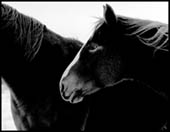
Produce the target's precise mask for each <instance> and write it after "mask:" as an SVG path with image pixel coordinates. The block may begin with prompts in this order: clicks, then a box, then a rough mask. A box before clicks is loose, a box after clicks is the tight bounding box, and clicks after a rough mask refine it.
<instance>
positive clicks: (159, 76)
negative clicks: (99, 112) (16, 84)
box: [60, 5, 169, 103]
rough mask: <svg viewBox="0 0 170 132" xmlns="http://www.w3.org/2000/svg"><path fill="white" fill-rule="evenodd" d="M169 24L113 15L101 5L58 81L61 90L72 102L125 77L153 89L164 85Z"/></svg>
mask: <svg viewBox="0 0 170 132" xmlns="http://www.w3.org/2000/svg"><path fill="white" fill-rule="evenodd" d="M168 46H169V45H168V25H167V24H163V23H160V22H155V21H149V20H140V19H135V18H129V17H125V16H117V15H115V13H114V11H113V9H112V8H111V7H110V6H109V5H106V6H104V17H103V18H101V19H100V20H99V21H98V23H97V25H96V27H95V31H94V33H93V35H92V36H91V37H90V39H89V40H88V41H87V43H86V44H85V45H84V46H83V47H82V48H81V49H80V51H79V52H78V54H77V55H76V57H75V58H74V60H73V61H72V62H71V64H70V65H69V66H68V67H67V69H66V70H65V72H64V74H63V76H62V78H61V80H60V93H61V96H62V98H63V99H64V100H66V101H70V102H71V103H77V102H80V101H82V99H83V97H84V96H86V95H90V94H92V93H95V92H96V91H98V90H100V89H102V88H105V87H109V86H114V85H116V84H118V83H120V82H122V81H124V80H133V79H135V80H139V81H141V82H143V83H145V84H146V85H149V86H150V87H153V88H154V89H156V90H159V91H163V92H165V89H166V88H167V86H166V84H167V82H168V81H167V78H168V77H167V76H166V75H167V69H168V63H167V57H168V54H169V52H168V51H169V50H168Z"/></svg>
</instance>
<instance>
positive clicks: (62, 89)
mask: <svg viewBox="0 0 170 132" xmlns="http://www.w3.org/2000/svg"><path fill="white" fill-rule="evenodd" d="M60 87H61V92H62V93H63V92H64V84H63V83H61V86H60Z"/></svg>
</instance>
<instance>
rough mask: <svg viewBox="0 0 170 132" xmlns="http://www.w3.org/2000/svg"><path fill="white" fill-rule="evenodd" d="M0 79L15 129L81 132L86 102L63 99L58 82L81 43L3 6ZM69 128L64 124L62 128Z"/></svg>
mask: <svg viewBox="0 0 170 132" xmlns="http://www.w3.org/2000/svg"><path fill="white" fill-rule="evenodd" d="M0 28H1V64H2V65H1V80H2V79H3V80H4V81H5V82H6V83H7V85H8V86H9V90H10V97H11V109H12V116H13V119H14V123H15V125H16V128H17V129H18V130H57V131H81V129H82V127H83V123H84V120H85V118H86V110H87V109H86V104H85V103H80V104H77V105H71V104H68V103H66V102H65V101H63V100H62V98H61V96H60V93H59V80H60V78H61V76H62V73H63V72H64V70H65V68H66V67H67V66H68V65H69V63H70V62H71V61H72V59H73V58H74V57H75V55H76V54H77V52H78V51H79V49H80V48H81V47H82V45H83V43H82V42H80V41H79V40H76V39H73V38H66V37H63V36H61V35H59V34H56V33H55V32H53V31H52V30H50V29H48V28H47V27H46V25H44V24H42V23H41V22H40V21H38V20H36V19H35V18H32V17H29V16H26V15H24V14H22V13H20V12H19V11H17V10H16V9H14V8H12V7H10V6H9V5H6V4H1V27H0ZM66 126H67V127H66Z"/></svg>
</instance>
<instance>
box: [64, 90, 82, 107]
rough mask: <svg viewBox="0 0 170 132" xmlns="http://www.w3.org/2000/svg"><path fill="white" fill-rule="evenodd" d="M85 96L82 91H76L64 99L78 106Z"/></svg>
mask: <svg viewBox="0 0 170 132" xmlns="http://www.w3.org/2000/svg"><path fill="white" fill-rule="evenodd" d="M84 96H85V95H84V94H83V92H82V90H74V91H72V92H71V93H70V94H69V96H66V97H65V96H64V99H65V100H66V101H68V102H70V103H72V104H76V103H79V102H81V101H82V100H83V98H84Z"/></svg>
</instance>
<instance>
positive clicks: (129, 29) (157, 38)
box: [95, 15, 169, 51]
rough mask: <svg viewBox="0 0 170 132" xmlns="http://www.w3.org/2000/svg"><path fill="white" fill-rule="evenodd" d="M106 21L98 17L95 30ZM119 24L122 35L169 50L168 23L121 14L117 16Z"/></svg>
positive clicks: (156, 48)
mask: <svg viewBox="0 0 170 132" xmlns="http://www.w3.org/2000/svg"><path fill="white" fill-rule="evenodd" d="M104 21H105V20H104V19H103V18H98V21H97V23H96V25H95V30H97V29H98V28H99V27H100V26H101V25H102V24H103V23H104ZM117 24H118V27H119V28H120V31H121V33H122V35H125V36H129V37H136V38H137V39H138V40H139V41H140V42H142V43H143V44H145V45H147V46H151V47H154V48H155V50H164V51H169V43H168V42H169V35H168V24H164V23H161V22H156V21H151V20H142V19H136V18H130V17H125V16H120V15H118V16H117Z"/></svg>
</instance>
